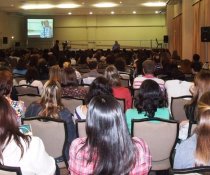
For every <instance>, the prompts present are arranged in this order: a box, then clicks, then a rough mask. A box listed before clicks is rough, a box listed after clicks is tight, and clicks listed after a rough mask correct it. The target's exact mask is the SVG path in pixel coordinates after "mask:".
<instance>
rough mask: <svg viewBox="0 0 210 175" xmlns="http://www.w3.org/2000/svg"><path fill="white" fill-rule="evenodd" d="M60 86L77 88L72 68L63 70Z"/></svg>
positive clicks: (75, 76)
mask: <svg viewBox="0 0 210 175" xmlns="http://www.w3.org/2000/svg"><path fill="white" fill-rule="evenodd" d="M61 84H62V86H78V80H77V75H76V72H75V70H74V69H73V68H72V67H66V68H63V71H62V76H61Z"/></svg>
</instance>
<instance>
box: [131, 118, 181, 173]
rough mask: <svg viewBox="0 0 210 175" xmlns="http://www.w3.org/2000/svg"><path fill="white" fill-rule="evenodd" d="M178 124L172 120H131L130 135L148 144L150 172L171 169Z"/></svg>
mask: <svg viewBox="0 0 210 175" xmlns="http://www.w3.org/2000/svg"><path fill="white" fill-rule="evenodd" d="M178 130H179V124H178V122H177V121H173V120H163V119H159V118H152V119H149V118H147V119H133V120H132V122H131V135H132V136H135V137H139V138H142V139H143V140H145V141H146V143H147V144H148V146H149V148H150V151H151V155H152V170H166V169H169V168H170V167H171V154H172V151H173V149H174V146H175V143H176V140H177V137H178Z"/></svg>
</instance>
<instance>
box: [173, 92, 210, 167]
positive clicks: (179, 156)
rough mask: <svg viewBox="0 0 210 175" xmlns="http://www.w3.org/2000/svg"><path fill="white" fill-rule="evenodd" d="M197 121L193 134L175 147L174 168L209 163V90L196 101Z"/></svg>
mask: <svg viewBox="0 0 210 175" xmlns="http://www.w3.org/2000/svg"><path fill="white" fill-rule="evenodd" d="M197 121H198V126H197V128H196V129H195V131H194V134H193V135H192V136H191V137H190V138H188V139H187V140H186V141H184V142H182V143H181V144H180V145H179V146H178V147H177V150H176V155H175V159H174V168H176V169H183V168H190V167H195V166H209V165H210V91H208V92H206V93H204V94H203V95H202V96H201V98H200V100H199V101H198V105H197Z"/></svg>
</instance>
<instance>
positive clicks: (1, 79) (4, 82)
mask: <svg viewBox="0 0 210 175" xmlns="http://www.w3.org/2000/svg"><path fill="white" fill-rule="evenodd" d="M12 87H13V76H12V73H11V72H10V71H9V70H7V69H5V70H1V71H0V96H4V97H5V98H6V99H7V100H8V102H9V104H10V105H11V106H12V108H13V109H14V110H15V112H16V119H17V122H18V124H19V125H20V124H21V118H22V117H24V114H25V105H24V102H23V101H18V100H17V101H16V100H12V99H11V93H12Z"/></svg>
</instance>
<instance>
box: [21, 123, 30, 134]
mask: <svg viewBox="0 0 210 175" xmlns="http://www.w3.org/2000/svg"><path fill="white" fill-rule="evenodd" d="M19 130H20V132H21V133H23V134H25V135H33V134H32V128H31V125H29V124H24V125H20V126H19Z"/></svg>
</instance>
